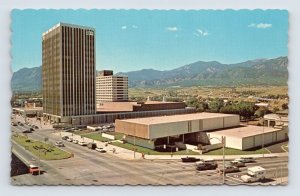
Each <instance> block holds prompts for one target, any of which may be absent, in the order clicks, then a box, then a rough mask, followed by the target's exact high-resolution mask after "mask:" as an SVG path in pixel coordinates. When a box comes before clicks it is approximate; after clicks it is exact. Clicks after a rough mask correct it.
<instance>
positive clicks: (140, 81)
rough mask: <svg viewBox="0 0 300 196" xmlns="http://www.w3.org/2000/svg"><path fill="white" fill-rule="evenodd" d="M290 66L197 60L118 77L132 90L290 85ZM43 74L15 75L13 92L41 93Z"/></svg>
mask: <svg viewBox="0 0 300 196" xmlns="http://www.w3.org/2000/svg"><path fill="white" fill-rule="evenodd" d="M287 66H288V58H287V57H285V56H284V57H278V58H274V59H256V60H250V61H245V62H242V63H236V64H222V63H220V62H217V61H209V62H205V61H197V62H194V63H191V64H187V65H184V66H181V67H178V68H176V69H172V70H166V71H159V70H155V69H142V70H139V71H130V72H119V73H117V74H116V75H120V76H128V80H129V87H168V86H195V85H197V86H239V85H287V80H288V69H287ZM41 71H42V69H41V66H39V67H34V68H23V69H20V70H18V71H16V72H14V73H13V77H12V81H11V87H12V90H13V91H39V90H41V87H42V77H41Z"/></svg>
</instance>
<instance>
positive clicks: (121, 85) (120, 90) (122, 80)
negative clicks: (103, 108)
mask: <svg viewBox="0 0 300 196" xmlns="http://www.w3.org/2000/svg"><path fill="white" fill-rule="evenodd" d="M119 101H128V77H125V76H115V75H113V71H111V70H103V71H101V72H100V73H99V75H98V76H97V77H96V103H97V104H100V105H101V103H102V102H119Z"/></svg>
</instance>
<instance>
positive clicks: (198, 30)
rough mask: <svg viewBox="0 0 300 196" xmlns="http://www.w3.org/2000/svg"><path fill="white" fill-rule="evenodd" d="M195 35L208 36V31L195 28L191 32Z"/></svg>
mask: <svg viewBox="0 0 300 196" xmlns="http://www.w3.org/2000/svg"><path fill="white" fill-rule="evenodd" d="M193 34H194V35H195V36H197V37H200V36H201V37H205V36H208V35H209V33H208V32H207V31H205V30H202V29H197V30H196V32H195V33H193Z"/></svg>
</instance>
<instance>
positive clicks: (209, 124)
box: [203, 117, 223, 131]
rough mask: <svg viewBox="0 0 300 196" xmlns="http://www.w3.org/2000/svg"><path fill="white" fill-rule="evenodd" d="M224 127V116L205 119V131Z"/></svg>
mask: <svg viewBox="0 0 300 196" xmlns="http://www.w3.org/2000/svg"><path fill="white" fill-rule="evenodd" d="M220 128H223V117H216V118H207V119H203V131H208V130H214V129H220Z"/></svg>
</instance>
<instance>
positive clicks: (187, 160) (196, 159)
mask: <svg viewBox="0 0 300 196" xmlns="http://www.w3.org/2000/svg"><path fill="white" fill-rule="evenodd" d="M181 161H182V162H184V163H188V162H197V161H200V159H198V158H196V157H188V156H187V157H183V158H181Z"/></svg>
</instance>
